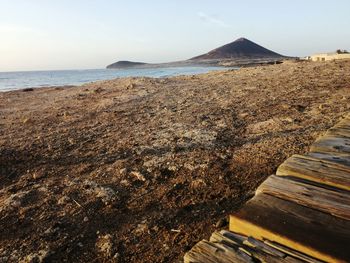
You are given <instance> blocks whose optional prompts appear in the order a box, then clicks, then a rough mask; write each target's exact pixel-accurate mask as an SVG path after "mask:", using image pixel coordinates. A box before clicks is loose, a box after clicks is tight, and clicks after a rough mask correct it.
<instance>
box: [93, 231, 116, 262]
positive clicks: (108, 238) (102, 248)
mask: <svg viewBox="0 0 350 263" xmlns="http://www.w3.org/2000/svg"><path fill="white" fill-rule="evenodd" d="M96 248H97V250H98V251H99V252H100V253H101V254H103V255H104V256H105V257H107V258H111V257H112V256H113V255H115V251H114V250H115V249H114V246H113V241H112V235H110V234H107V235H104V236H99V237H98V239H97V242H96Z"/></svg>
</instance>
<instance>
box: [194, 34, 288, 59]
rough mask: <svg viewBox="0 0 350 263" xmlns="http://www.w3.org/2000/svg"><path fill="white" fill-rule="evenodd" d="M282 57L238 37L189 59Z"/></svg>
mask: <svg viewBox="0 0 350 263" xmlns="http://www.w3.org/2000/svg"><path fill="white" fill-rule="evenodd" d="M282 57H284V56H282V55H280V54H278V53H276V52H273V51H271V50H269V49H266V48H264V47H262V46H260V45H258V44H256V43H254V42H252V41H250V40H248V39H246V38H239V39H237V40H236V41H234V42H231V43H229V44H226V45H224V46H221V47H219V48H216V49H213V50H212V51H209V52H208V53H206V54H203V55H200V56H197V57H194V58H191V59H190V60H204V59H244V58H282Z"/></svg>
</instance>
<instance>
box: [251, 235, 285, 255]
mask: <svg viewBox="0 0 350 263" xmlns="http://www.w3.org/2000/svg"><path fill="white" fill-rule="evenodd" d="M244 244H245V245H248V246H251V247H254V248H256V249H258V250H261V251H264V252H266V253H268V254H270V255H273V256H276V257H280V258H284V257H285V256H286V254H285V253H282V252H281V251H279V250H277V249H275V248H272V247H270V246H268V245H266V244H265V243H264V242H262V241H260V240H257V239H255V238H252V237H248V239H247V240H246V241H245V242H244Z"/></svg>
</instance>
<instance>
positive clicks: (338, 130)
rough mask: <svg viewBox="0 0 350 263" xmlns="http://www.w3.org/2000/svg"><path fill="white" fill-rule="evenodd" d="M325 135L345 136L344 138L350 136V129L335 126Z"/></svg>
mask: <svg viewBox="0 0 350 263" xmlns="http://www.w3.org/2000/svg"><path fill="white" fill-rule="evenodd" d="M325 136H328V137H343V138H348V139H349V138H350V129H344V128H343V127H333V128H330V129H329V130H328V131H327V132H326V134H325Z"/></svg>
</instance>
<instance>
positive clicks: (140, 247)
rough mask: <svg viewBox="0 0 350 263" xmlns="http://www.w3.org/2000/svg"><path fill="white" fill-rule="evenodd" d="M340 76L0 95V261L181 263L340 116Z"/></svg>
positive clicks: (348, 83) (283, 74)
mask: <svg viewBox="0 0 350 263" xmlns="http://www.w3.org/2000/svg"><path fill="white" fill-rule="evenodd" d="M349 72H350V61H349V60H343V61H330V62H296V61H287V62H285V63H283V64H278V65H265V66H257V67H247V68H241V69H239V70H222V71H217V72H210V73H206V74H201V75H194V76H177V77H170V78H146V77H134V78H130V77H129V78H121V79H117V80H107V81H99V82H94V83H89V84H84V85H82V86H76V87H50V88H38V89H27V90H18V91H11V92H1V93H0V176H1V179H2V180H1V182H0V225H1V227H2V238H1V239H0V258H1V259H3V260H4V261H5V262H6V261H9V262H18V261H23V262H35V260H36V261H39V262H40V261H55V262H62V261H74V262H92V261H96V262H179V261H181V260H182V257H183V255H184V253H185V252H186V251H188V250H189V249H190V248H191V247H192V246H193V245H194V244H195V243H196V242H198V241H199V240H201V239H203V238H208V237H209V236H210V234H211V233H212V232H213V231H214V230H215V229H220V228H225V227H227V226H226V223H227V220H226V218H227V216H228V215H229V213H230V212H234V211H237V210H238V209H239V208H240V207H241V206H242V205H243V204H244V203H245V202H246V201H247V200H249V198H250V197H251V196H252V194H253V193H254V190H255V189H256V187H257V186H258V185H259V184H260V183H261V182H263V181H264V179H266V178H267V176H269V175H271V174H273V173H274V171H275V169H276V167H277V166H278V165H279V164H280V163H281V162H282V161H283V160H285V159H286V158H287V157H289V156H291V155H292V154H296V153H299V154H301V153H305V152H307V151H308V147H309V146H310V144H311V143H312V142H313V141H314V140H315V139H316V138H317V137H318V136H320V135H322V134H323V133H324V132H325V131H326V130H327V129H328V128H330V127H331V126H333V125H334V124H335V123H336V122H337V121H339V120H340V119H341V118H342V117H344V116H345V115H346V114H347V113H348V112H349V109H350V74H349ZM31 260H32V261H31Z"/></svg>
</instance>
